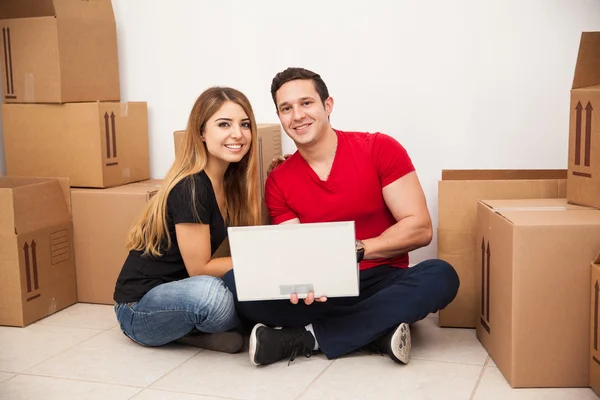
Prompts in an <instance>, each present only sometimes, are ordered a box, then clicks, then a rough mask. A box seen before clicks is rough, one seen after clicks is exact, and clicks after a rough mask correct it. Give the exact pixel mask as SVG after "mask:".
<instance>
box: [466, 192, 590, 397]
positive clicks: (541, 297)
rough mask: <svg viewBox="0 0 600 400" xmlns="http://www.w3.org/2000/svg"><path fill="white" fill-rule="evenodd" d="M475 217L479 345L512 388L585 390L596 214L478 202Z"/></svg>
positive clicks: (559, 203)
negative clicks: (476, 225) (573, 388)
mask: <svg viewBox="0 0 600 400" xmlns="http://www.w3.org/2000/svg"><path fill="white" fill-rule="evenodd" d="M477 215H478V227H477V233H476V238H477V241H478V243H479V247H478V249H477V252H476V254H475V257H474V263H475V265H476V268H475V281H476V284H477V290H476V292H475V295H476V298H477V303H476V304H477V310H478V314H479V317H478V320H477V338H478V339H479V340H480V341H481V343H482V344H483V346H484V347H485V349H486V350H487V351H488V353H489V354H490V356H491V357H492V359H493V360H494V361H495V363H496V365H497V366H498V368H499V369H500V371H501V372H502V373H503V375H504V377H505V378H506V380H507V381H508V383H509V384H510V385H511V386H512V387H581V386H588V383H589V376H590V374H589V367H590V364H589V355H590V352H589V332H590V331H589V320H590V297H589V287H590V261H591V260H593V259H594V257H595V256H596V255H597V254H598V251H599V249H600V210H597V209H594V208H592V207H583V206H576V205H572V204H568V203H567V201H566V199H533V200H531V199H530V200H480V201H479V202H478V210H477Z"/></svg>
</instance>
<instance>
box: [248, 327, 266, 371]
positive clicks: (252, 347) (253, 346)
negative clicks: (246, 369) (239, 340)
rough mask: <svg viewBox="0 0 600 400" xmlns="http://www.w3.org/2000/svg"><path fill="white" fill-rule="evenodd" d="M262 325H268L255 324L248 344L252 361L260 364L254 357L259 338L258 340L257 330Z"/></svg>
mask: <svg viewBox="0 0 600 400" xmlns="http://www.w3.org/2000/svg"><path fill="white" fill-rule="evenodd" d="M262 326H266V325H265V324H256V325H254V328H252V332H251V333H250V343H249V344H248V347H249V348H248V356H249V357H250V362H251V363H252V364H254V365H260V364H259V363H257V362H256V360H255V359H254V357H255V355H256V347H257V344H258V343H257V340H256V331H257V330H258V328H260V327H262Z"/></svg>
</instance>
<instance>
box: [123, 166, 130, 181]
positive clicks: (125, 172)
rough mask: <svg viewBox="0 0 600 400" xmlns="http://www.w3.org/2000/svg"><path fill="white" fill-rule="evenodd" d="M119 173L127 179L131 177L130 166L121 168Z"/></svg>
mask: <svg viewBox="0 0 600 400" xmlns="http://www.w3.org/2000/svg"><path fill="white" fill-rule="evenodd" d="M121 174H123V178H125V179H129V178H130V177H131V168H123V170H122V171H121Z"/></svg>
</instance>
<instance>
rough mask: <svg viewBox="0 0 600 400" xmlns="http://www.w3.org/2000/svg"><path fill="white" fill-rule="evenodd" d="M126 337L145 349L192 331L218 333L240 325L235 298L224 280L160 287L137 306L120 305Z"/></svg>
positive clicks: (192, 279)
mask: <svg viewBox="0 0 600 400" xmlns="http://www.w3.org/2000/svg"><path fill="white" fill-rule="evenodd" d="M115 313H116V314H117V320H118V321H119V324H120V325H121V330H122V331H123V333H124V334H125V335H126V336H127V337H129V338H130V339H132V340H133V341H134V342H137V343H139V344H141V345H144V346H162V345H164V344H167V343H169V342H172V341H174V340H177V339H179V338H181V337H183V336H185V335H186V334H188V333H189V332H190V331H191V330H192V329H194V328H196V329H198V330H199V331H200V332H206V333H215V332H224V331H228V330H230V329H233V328H235V327H237V326H238V325H239V319H238V317H237V315H236V312H235V305H234V301H233V295H232V294H231V292H230V291H229V289H227V287H226V286H225V284H224V283H223V280H222V279H220V278H215V277H212V276H193V277H190V278H186V279H182V280H180V281H175V282H169V283H164V284H162V285H159V286H156V287H155V288H153V289H152V290H150V291H149V292H148V293H146V294H145V295H144V297H142V299H141V300H140V301H139V302H136V303H116V304H115Z"/></svg>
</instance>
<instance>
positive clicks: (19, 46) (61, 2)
mask: <svg viewBox="0 0 600 400" xmlns="http://www.w3.org/2000/svg"><path fill="white" fill-rule="evenodd" d="M0 25H1V29H2V38H3V44H2V50H1V51H0V69H1V72H2V75H1V80H2V88H3V90H4V102H5V103H66V102H81V101H102V100H112V101H119V100H120V90H119V66H118V55H117V30H116V24H115V18H114V14H113V9H112V3H111V1H110V0H86V1H65V0H6V1H2V2H0Z"/></svg>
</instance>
